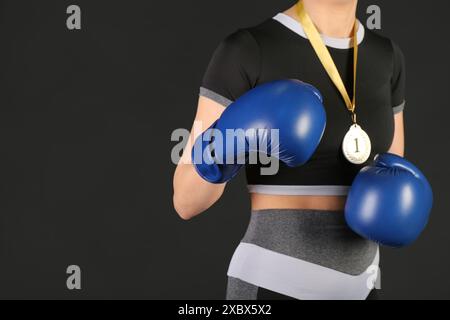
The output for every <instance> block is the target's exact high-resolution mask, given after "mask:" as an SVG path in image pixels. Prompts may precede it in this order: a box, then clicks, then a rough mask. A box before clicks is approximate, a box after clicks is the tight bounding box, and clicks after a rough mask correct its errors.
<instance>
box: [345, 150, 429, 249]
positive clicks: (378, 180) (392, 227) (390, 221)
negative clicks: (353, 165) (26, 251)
mask: <svg viewBox="0 0 450 320" xmlns="http://www.w3.org/2000/svg"><path fill="white" fill-rule="evenodd" d="M432 205H433V192H432V190H431V186H430V184H429V183H428V181H427V179H426V178H425V176H424V175H423V174H422V172H420V170H419V169H417V168H416V167H415V166H414V165H413V164H411V163H410V162H408V161H407V160H405V159H404V158H401V157H399V156H396V155H393V154H381V155H378V156H377V157H376V158H375V161H374V163H373V164H372V165H371V166H368V167H366V168H364V169H362V170H361V172H360V173H359V174H358V175H357V177H356V179H355V181H354V182H353V185H352V187H351V188H350V193H349V195H348V198H347V203H346V207H345V218H346V220H347V223H348V225H349V226H350V228H351V229H353V231H355V232H356V233H358V234H359V235H361V236H362V237H364V238H366V239H370V240H372V241H375V242H378V243H379V244H382V245H386V246H390V247H404V246H407V245H409V244H411V243H413V242H414V241H415V240H416V239H417V238H418V237H419V235H420V234H421V233H422V231H423V230H424V229H425V227H426V225H427V223H428V219H429V214H430V211H431V207H432Z"/></svg>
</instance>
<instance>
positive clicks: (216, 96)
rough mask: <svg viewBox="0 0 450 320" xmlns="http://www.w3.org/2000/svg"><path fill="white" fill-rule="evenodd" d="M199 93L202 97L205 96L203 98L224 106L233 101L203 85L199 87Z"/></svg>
mask: <svg viewBox="0 0 450 320" xmlns="http://www.w3.org/2000/svg"><path fill="white" fill-rule="evenodd" d="M200 95H201V96H202V97H205V98H208V99H211V100H212V101H215V102H217V103H218V104H220V105H222V106H224V107H225V108H226V107H228V106H229V105H230V104H232V103H233V101H231V100H230V99H227V98H225V97H224V96H221V95H220V94H218V93H215V92H214V91H211V90H209V89H206V88H204V87H200Z"/></svg>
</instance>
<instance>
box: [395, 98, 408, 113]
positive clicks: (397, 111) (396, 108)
mask: <svg viewBox="0 0 450 320" xmlns="http://www.w3.org/2000/svg"><path fill="white" fill-rule="evenodd" d="M405 105H406V101H403V102H402V104H400V105H398V106H396V107H393V108H392V110H394V114H399V113H401V112H403V110H405Z"/></svg>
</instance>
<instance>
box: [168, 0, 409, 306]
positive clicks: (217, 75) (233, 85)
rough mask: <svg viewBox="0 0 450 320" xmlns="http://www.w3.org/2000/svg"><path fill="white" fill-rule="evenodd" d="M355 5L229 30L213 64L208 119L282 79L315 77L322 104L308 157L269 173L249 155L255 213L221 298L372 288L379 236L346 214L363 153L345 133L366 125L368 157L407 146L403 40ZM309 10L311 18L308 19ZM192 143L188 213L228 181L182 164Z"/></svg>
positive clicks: (320, 0) (182, 174)
mask: <svg viewBox="0 0 450 320" xmlns="http://www.w3.org/2000/svg"><path fill="white" fill-rule="evenodd" d="M356 8H357V0H303V1H302V2H301V3H298V4H296V5H295V6H293V7H292V8H290V9H288V10H286V11H285V12H282V13H279V14H276V15H275V16H274V17H272V18H270V19H268V20H266V21H264V22H263V23H261V24H259V25H257V26H254V27H251V28H246V29H241V30H238V31H236V32H235V33H233V34H231V35H230V36H229V37H227V38H226V39H225V40H224V41H223V42H222V43H221V44H220V46H219V47H218V48H217V50H216V52H215V53H214V55H213V58H212V60H211V62H210V64H209V67H208V69H207V71H206V74H205V76H204V78H203V82H202V85H201V88H200V99H199V104H198V110H197V115H196V119H195V120H196V121H198V122H200V123H202V124H203V128H204V129H206V128H208V127H209V126H210V125H212V124H213V123H214V122H215V121H216V120H217V119H219V118H220V116H221V115H222V113H223V112H224V110H226V108H227V107H228V106H229V105H230V104H232V103H233V102H234V101H236V100H237V99H239V98H240V97H241V96H243V95H244V94H245V93H246V92H248V91H250V90H252V89H253V88H255V87H258V86H260V85H261V84H265V83H268V82H271V81H274V80H279V79H299V80H301V81H304V82H306V83H309V84H312V85H313V86H315V87H316V88H317V89H318V90H319V91H320V93H321V94H322V96H323V105H324V108H325V111H326V115H327V126H326V129H325V132H324V135H323V137H322V139H321V142H320V144H319V146H318V148H317V150H316V151H315V153H314V154H313V156H312V157H311V158H310V159H309V161H308V162H307V163H306V164H304V165H302V166H300V167H297V168H291V167H289V166H287V165H285V164H284V163H281V164H280V169H279V170H278V173H277V174H275V175H263V174H261V167H262V165H258V164H252V165H247V166H246V175H247V180H248V189H249V193H250V198H251V206H252V218H251V221H250V225H249V227H248V230H247V232H246V234H245V236H244V237H243V239H242V242H241V244H240V245H239V247H238V248H237V250H236V252H235V254H234V256H233V258H232V261H231V264H230V267H229V271H228V277H229V281H228V288H227V299H278V298H280V299H289V298H294V299H302V300H303V299H357V300H358V299H359V300H364V299H367V298H368V297H369V298H370V297H371V296H372V295H373V292H372V294H371V289H372V286H371V284H372V283H373V280H374V278H376V277H377V270H378V262H379V248H378V245H377V244H376V243H374V242H372V241H369V240H366V239H363V238H362V237H360V236H358V235H357V234H355V233H354V232H352V231H351V230H350V229H349V227H348V226H347V225H346V223H345V219H344V207H345V203H346V197H347V194H348V190H349V186H350V185H351V184H352V181H353V179H354V178H355V176H356V175H357V173H358V172H359V170H360V169H361V168H362V167H363V166H364V165H365V164H367V163H366V162H363V161H364V160H366V159H362V161H358V159H356V161H355V159H354V158H352V157H351V155H350V156H349V155H348V154H346V153H345V148H343V147H342V145H343V140H344V137H348V133H349V127H351V125H352V123H354V124H355V123H357V124H358V126H359V127H361V128H363V130H364V132H365V133H367V136H368V137H370V141H371V144H370V148H369V152H368V153H369V154H368V155H367V156H368V157H366V158H369V159H373V157H374V155H376V154H378V153H383V152H390V153H394V154H397V155H400V156H402V155H403V153H404V130H403V109H404V106H405V70H404V58H403V55H402V53H401V51H400V49H399V47H398V46H397V45H395V43H393V42H392V41H391V40H389V39H387V38H384V37H381V36H379V35H377V34H375V33H373V32H372V31H370V30H367V29H366V28H365V27H364V25H363V24H361V23H360V22H358V21H357V20H356V18H355V16H356ZM305 19H306V20H305ZM308 19H309V20H308ZM308 21H311V22H312V23H313V25H314V27H315V28H312V29H311V28H308V29H307V28H306V27H305V26H306V24H307V22H308ZM314 29H315V31H316V32H317V35H318V34H319V33H320V39H321V40H322V41H323V44H325V46H326V49H327V51H328V52H329V54H330V55H331V58H332V64H334V65H335V67H336V68H337V70H338V72H339V76H340V79H341V80H342V82H343V84H344V86H345V88H339V87H338V86H337V85H336V83H337V82H338V80H339V79H337V80H336V79H332V78H330V76H329V72H328V71H329V69H330V68H332V67H333V66H332V65H331V66H330V65H329V64H328V65H327V63H324V62H323V61H322V60H321V59H320V58H321V56H320V54H321V53H320V50H317V48H315V47H314V45H313V43H312V42H311V41H310V40H311V39H312V38H313V36H312V35H314V33H313V32H314ZM315 45H316V46H317V44H315ZM355 49H357V50H358V51H356V50H355ZM322 55H325V54H324V53H323V52H322ZM355 55H357V57H358V59H357V61H355V59H354V58H355ZM355 69H356V70H357V76H356V77H355V75H354V70H355ZM355 79H356V81H355ZM354 84H355V87H356V90H355V89H354ZM342 91H346V92H347V94H348V97H350V100H353V99H352V98H353V95H355V100H356V102H357V103H356V110H351V107H352V105H351V104H349V99H348V98H347V99H345V98H344V96H345V94H344V93H343V92H342ZM349 115H351V117H349ZM356 116H357V117H356ZM352 121H353V122H352ZM356 121H357V122H356ZM197 131H198V130H197ZM193 132H194V131H193ZM199 133H201V131H200V132H197V134H196V135H195V136H192V137H191V138H192V140H191V141H195V139H196V138H197V136H198V134H199ZM365 147H367V146H365ZM191 149H192V144H190V145H188V147H187V149H186V150H185V153H184V155H183V161H182V162H180V164H179V165H178V167H177V170H176V173H175V177H174V206H175V209H176V211H177V212H178V213H179V215H180V216H181V217H182V218H183V219H191V218H193V217H195V216H197V215H198V214H200V213H202V212H204V211H206V210H207V209H208V208H209V207H211V206H212V205H213V204H214V203H216V201H218V199H219V198H220V197H221V195H222V194H223V192H224V189H225V187H226V184H225V183H223V184H212V183H210V182H207V181H205V180H204V179H202V178H201V176H200V175H199V174H198V172H197V170H196V168H195V166H194V165H192V164H188V163H189V162H190V161H189V160H190V158H191V152H192V151H191ZM359 160H361V159H359ZM193 188H195V190H196V192H195V193H192V192H191V190H192V189H193Z"/></svg>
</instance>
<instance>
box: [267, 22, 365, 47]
mask: <svg viewBox="0 0 450 320" xmlns="http://www.w3.org/2000/svg"><path fill="white" fill-rule="evenodd" d="M273 19H274V20H276V21H278V22H279V23H281V24H282V25H284V26H285V27H286V28H288V29H290V30H291V31H293V32H295V33H297V34H298V35H299V36H301V37H302V38H305V39H308V37H307V36H306V33H305V30H304V29H303V26H302V25H301V23H300V22H299V21H297V20H295V19H294V18H292V17H290V16H288V15H287V14H285V13H279V14H277V15H276V16H275V17H273ZM358 23H359V26H358V32H357V35H356V36H357V38H358V44H361V42H362V41H363V40H364V35H365V33H366V30H365V29H364V25H363V24H362V23H361V22H360V21H358ZM321 37H322V39H323V42H324V43H325V45H326V46H328V47H331V48H335V49H350V48H353V39H352V38H333V37H328V36H326V35H321Z"/></svg>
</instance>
